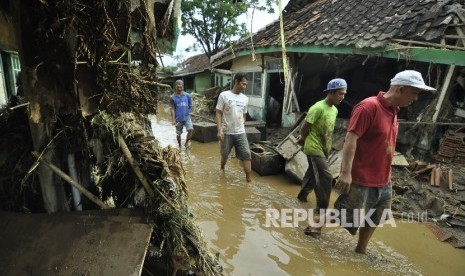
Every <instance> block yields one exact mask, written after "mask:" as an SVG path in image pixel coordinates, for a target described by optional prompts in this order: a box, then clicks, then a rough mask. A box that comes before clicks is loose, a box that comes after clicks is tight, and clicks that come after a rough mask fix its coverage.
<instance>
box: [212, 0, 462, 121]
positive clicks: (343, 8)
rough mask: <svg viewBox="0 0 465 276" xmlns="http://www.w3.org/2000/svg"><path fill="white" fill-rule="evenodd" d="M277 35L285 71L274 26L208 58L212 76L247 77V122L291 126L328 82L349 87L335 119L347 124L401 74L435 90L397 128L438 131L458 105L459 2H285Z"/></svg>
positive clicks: (319, 0)
mask: <svg viewBox="0 0 465 276" xmlns="http://www.w3.org/2000/svg"><path fill="white" fill-rule="evenodd" d="M283 33H284V44H285V54H286V56H287V59H288V68H286V69H284V68H283V59H282V56H283V47H282V41H281V29H280V21H279V19H278V18H277V20H276V21H274V22H273V23H271V24H269V25H268V26H266V27H265V28H263V29H261V30H260V31H258V32H257V33H255V34H253V35H252V38H247V39H244V40H241V41H239V42H237V43H235V44H234V45H233V46H232V47H230V48H227V49H224V50H223V51H221V52H219V53H218V54H216V55H214V56H212V58H211V63H212V66H213V67H215V68H222V69H227V70H231V71H232V72H238V71H245V72H247V73H249V74H250V78H249V84H250V85H249V86H251V88H250V89H249V91H248V96H249V99H250V101H249V102H250V107H249V113H250V114H251V116H252V118H254V119H266V120H267V123H275V124H276V123H278V124H279V125H281V126H291V125H293V124H294V123H295V122H296V120H297V118H299V117H300V114H301V113H302V112H305V111H307V110H308V108H309V106H310V105H311V104H313V103H314V102H316V101H317V100H319V99H322V98H323V97H324V95H323V93H322V91H323V90H324V89H325V85H326V83H327V82H328V81H329V80H330V79H332V78H334V77H342V78H345V79H346V80H347V81H348V84H349V87H348V95H347V97H346V101H344V103H342V104H341V105H340V106H339V114H340V117H342V118H349V116H350V112H351V110H352V107H353V105H354V104H356V103H357V102H358V101H360V100H362V99H364V98H366V97H368V96H372V95H375V94H377V93H378V91H382V90H384V91H386V90H387V89H388V88H389V82H390V79H391V78H392V77H393V76H394V75H395V73H397V72H398V71H401V70H404V69H415V70H417V71H420V72H421V73H422V74H423V75H424V76H425V81H426V82H427V83H428V84H429V85H432V86H434V87H436V88H437V89H438V92H437V93H436V94H434V95H424V96H422V98H421V99H420V100H419V101H418V102H416V103H415V104H414V105H413V106H411V107H409V108H408V109H406V110H404V111H403V112H402V114H400V118H401V119H403V120H404V121H409V122H414V121H415V122H416V121H417V120H421V121H422V122H433V123H441V120H443V119H444V117H447V116H452V115H451V111H453V110H454V108H455V107H456V106H455V105H456V103H459V102H463V97H464V93H465V90H463V86H462V87H460V86H458V84H459V82H458V81H457V80H459V79H460V77H461V76H460V74H461V72H462V73H463V72H464V71H463V68H464V66H465V35H464V33H465V1H452V0H392V1H385V0H365V1H356V0H345V1H342V0H306V1H305V0H290V1H289V3H288V4H287V6H286V7H285V8H284V11H283ZM285 73H286V74H287V76H289V77H288V78H287V79H286V80H287V81H285V78H284V74H285ZM462 83H463V82H462ZM448 107H451V108H448ZM270 114H274V115H273V116H270ZM276 114H278V116H276ZM270 118H271V119H270ZM270 120H274V121H270ZM458 120H459V121H460V118H459V119H458ZM462 120H463V118H462Z"/></svg>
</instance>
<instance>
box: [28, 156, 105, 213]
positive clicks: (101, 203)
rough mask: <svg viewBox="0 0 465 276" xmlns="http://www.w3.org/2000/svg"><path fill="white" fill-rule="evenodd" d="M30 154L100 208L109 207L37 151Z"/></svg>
mask: <svg viewBox="0 0 465 276" xmlns="http://www.w3.org/2000/svg"><path fill="white" fill-rule="evenodd" d="M32 155H34V157H36V158H37V159H38V160H40V161H41V162H43V163H44V164H45V165H47V166H49V167H50V169H52V171H54V172H55V173H56V174H58V175H59V176H60V177H61V178H63V180H65V181H66V182H68V183H69V184H70V185H71V186H73V187H75V188H76V189H78V190H79V191H80V192H81V193H82V194H83V195H85V196H86V197H87V198H88V199H90V200H91V201H92V202H94V203H95V204H97V205H98V206H100V207H101V208H102V209H110V207H109V206H108V205H106V204H105V203H104V202H103V201H101V200H100V199H99V198H98V197H96V196H95V195H94V194H92V193H91V192H89V191H88V190H87V189H86V188H84V187H82V186H81V184H79V183H77V182H76V181H74V180H73V179H72V178H71V177H70V176H69V175H67V174H66V173H64V172H63V171H62V170H60V169H59V168H58V167H56V166H55V165H53V164H52V163H50V162H49V161H48V160H46V159H43V158H42V156H40V155H39V153H38V152H36V151H33V152H32Z"/></svg>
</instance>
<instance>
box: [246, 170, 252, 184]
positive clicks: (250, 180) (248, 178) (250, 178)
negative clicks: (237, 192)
mask: <svg viewBox="0 0 465 276" xmlns="http://www.w3.org/2000/svg"><path fill="white" fill-rule="evenodd" d="M245 179H246V180H247V182H252V172H246V173H245Z"/></svg>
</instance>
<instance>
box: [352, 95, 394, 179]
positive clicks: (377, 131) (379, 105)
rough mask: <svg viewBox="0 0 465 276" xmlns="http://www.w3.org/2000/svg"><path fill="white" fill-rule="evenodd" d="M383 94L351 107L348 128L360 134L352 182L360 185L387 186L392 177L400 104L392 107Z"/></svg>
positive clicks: (353, 165)
mask: <svg viewBox="0 0 465 276" xmlns="http://www.w3.org/2000/svg"><path fill="white" fill-rule="evenodd" d="M384 94H385V92H379V93H378V96H374V97H369V98H366V99H365V100H363V101H361V102H360V103H359V104H357V105H356V106H355V107H354V109H353V110H352V115H351V117H350V122H349V127H348V129H347V131H350V132H353V133H355V134H356V135H357V136H359V139H358V140H357V149H356V151H355V156H354V161H353V163H352V181H353V183H354V184H357V185H361V186H367V187H385V186H387V184H388V183H389V181H390V180H391V162H392V157H393V156H394V152H395V147H396V139H397V131H398V126H399V125H398V123H397V112H398V111H399V107H394V106H391V105H390V104H389V102H388V101H387V100H386V99H385V98H384Z"/></svg>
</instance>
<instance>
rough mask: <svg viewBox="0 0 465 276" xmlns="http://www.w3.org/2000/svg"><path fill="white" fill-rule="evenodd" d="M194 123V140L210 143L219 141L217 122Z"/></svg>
mask: <svg viewBox="0 0 465 276" xmlns="http://www.w3.org/2000/svg"><path fill="white" fill-rule="evenodd" d="M193 125H194V133H193V134H192V140H194V141H198V142H201V143H209V142H214V141H218V137H217V129H216V124H214V123H211V122H196V123H193Z"/></svg>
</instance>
